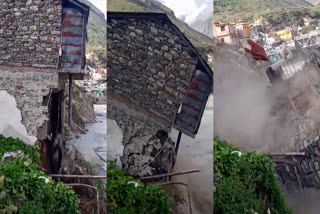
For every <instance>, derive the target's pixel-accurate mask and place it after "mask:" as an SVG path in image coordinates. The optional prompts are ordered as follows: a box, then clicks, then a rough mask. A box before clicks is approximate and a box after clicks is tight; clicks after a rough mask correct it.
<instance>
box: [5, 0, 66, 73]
mask: <svg viewBox="0 0 320 214" xmlns="http://www.w3.org/2000/svg"><path fill="white" fill-rule="evenodd" d="M0 8H1V10H0V65H16V66H35V67H39V66H41V67H45V66H48V67H55V66H56V64H57V57H58V56H59V45H60V27H61V9H62V0H1V1H0Z"/></svg>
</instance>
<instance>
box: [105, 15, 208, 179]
mask: <svg viewBox="0 0 320 214" xmlns="http://www.w3.org/2000/svg"><path fill="white" fill-rule="evenodd" d="M107 39H108V40H107V44H108V45H107V49H108V77H107V79H108V80H107V84H108V88H107V96H108V109H107V111H108V113H107V115H108V121H109V122H108V131H109V128H110V130H112V127H111V126H112V125H113V124H115V123H111V121H115V122H116V126H118V128H120V129H121V130H122V134H123V136H122V139H121V143H122V145H123V147H124V149H123V153H122V154H121V162H122V163H121V164H122V167H123V168H124V169H125V170H126V171H127V172H128V173H129V174H131V175H134V176H145V175H152V174H159V173H166V172H168V171H170V170H171V169H172V167H173V165H174V162H175V158H176V155H177V151H178V147H179V142H180V139H181V134H182V133H183V134H186V135H188V136H191V137H195V135H196V134H197V131H198V129H199V126H200V122H201V118H202V114H203V112H204V108H205V106H206V103H207V99H208V96H209V95H210V93H211V92H212V86H213V73H212V70H211V69H210V67H209V66H208V64H207V63H206V62H205V61H204V60H203V59H202V57H201V56H200V54H199V53H198V52H197V50H196V49H195V47H194V46H193V45H192V44H191V42H190V41H189V40H188V39H187V38H186V36H185V35H184V34H183V33H182V32H181V31H180V30H179V29H178V28H177V27H176V26H175V25H174V24H173V23H172V22H171V21H170V19H169V18H168V17H167V15H165V14H160V13H123V12H108V14H107ZM171 128H175V129H176V130H178V131H179V137H178V140H177V142H174V141H172V140H171V138H170V137H169V134H170V132H171ZM111 135H112V133H108V136H110V138H112V136H111ZM116 137H117V136H115V138H116ZM115 138H114V139H115ZM208 143H209V142H208ZM114 144H115V142H114V141H112V142H108V151H112V150H113V148H112V146H114Z"/></svg>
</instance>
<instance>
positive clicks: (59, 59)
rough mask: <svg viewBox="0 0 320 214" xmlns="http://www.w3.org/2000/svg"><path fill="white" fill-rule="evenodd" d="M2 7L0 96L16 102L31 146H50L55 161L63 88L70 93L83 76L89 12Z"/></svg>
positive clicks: (30, 4)
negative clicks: (74, 83) (40, 143)
mask: <svg viewBox="0 0 320 214" xmlns="http://www.w3.org/2000/svg"><path fill="white" fill-rule="evenodd" d="M0 7H1V10H0V17H1V18H0V41H1V45H0V73H1V75H0V76H1V77H0V91H6V92H7V93H8V94H9V95H10V96H13V97H14V98H15V100H16V103H17V108H18V109H19V111H20V112H21V117H22V121H21V122H22V124H23V125H24V126H25V127H26V130H27V135H28V136H27V138H28V140H26V141H27V143H29V144H34V143H36V142H35V141H37V142H43V143H44V144H47V145H46V146H48V147H49V156H51V158H52V157H53V156H54V155H56V154H55V150H56V149H57V147H58V146H59V144H60V142H61V141H62V140H63V134H64V127H65V122H64V118H65V116H64V108H65V107H64V103H65V102H64V95H63V91H64V89H65V82H66V80H67V79H69V82H70V84H69V85H70V87H69V88H70V89H71V86H72V84H71V83H72V80H73V79H82V78H83V76H84V66H85V46H86V40H87V36H86V34H87V22H88V16H89V10H90V8H89V7H88V6H86V5H85V4H82V3H80V2H78V1H77V0H46V1H38V0H24V1H10V0H3V1H1V2H0ZM69 100H71V99H70V98H69ZM70 103H71V101H70ZM4 105H5V104H4ZM69 108H71V106H69ZM70 113H71V111H70ZM9 122H10V121H0V123H2V125H3V126H6V124H5V123H9ZM17 132H19V130H17ZM45 142H46V143H45ZM49 158H50V157H49ZM55 168H57V169H56V170H54V171H57V170H58V168H59V167H55Z"/></svg>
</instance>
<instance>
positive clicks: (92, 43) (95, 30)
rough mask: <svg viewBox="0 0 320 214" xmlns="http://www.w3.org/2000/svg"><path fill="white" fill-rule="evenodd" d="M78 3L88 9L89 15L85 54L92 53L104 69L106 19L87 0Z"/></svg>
mask: <svg viewBox="0 0 320 214" xmlns="http://www.w3.org/2000/svg"><path fill="white" fill-rule="evenodd" d="M79 1H80V2H82V3H84V4H86V5H88V6H89V7H90V15H89V22H88V38H89V41H88V44H87V50H86V52H87V53H90V52H93V53H94V55H95V56H96V57H98V59H99V61H100V64H101V65H102V66H104V67H106V62H107V54H106V47H107V41H106V38H107V32H106V19H105V17H104V14H103V12H101V11H100V10H99V9H98V8H97V7H96V6H94V5H93V4H92V3H91V2H89V1H88V0H79Z"/></svg>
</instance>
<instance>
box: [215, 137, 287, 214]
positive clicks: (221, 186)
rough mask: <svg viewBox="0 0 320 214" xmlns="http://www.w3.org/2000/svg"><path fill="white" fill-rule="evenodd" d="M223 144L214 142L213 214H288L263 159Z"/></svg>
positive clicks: (271, 170)
mask: <svg viewBox="0 0 320 214" xmlns="http://www.w3.org/2000/svg"><path fill="white" fill-rule="evenodd" d="M233 151H240V150H239V149H237V148H236V147H233V146H229V145H228V144H227V142H225V141H219V140H216V139H215V140H214V175H215V178H214V180H215V182H214V183H215V188H216V191H215V193H214V211H215V213H221V214H239V213H242V214H253V213H254V212H258V213H260V214H262V213H265V212H266V211H267V209H268V208H269V209H270V211H271V213H272V214H290V213H291V210H290V209H289V208H288V206H287V204H286V201H285V198H284V196H283V193H282V191H281V189H280V187H279V185H278V183H277V178H276V173H275V166H274V164H273V162H272V161H271V160H270V158H269V157H268V156H267V155H264V154H257V153H255V152H249V153H246V152H244V151H240V152H241V153H242V155H241V156H239V155H238V154H239V153H237V152H235V153H233V154H231V153H232V152H233Z"/></svg>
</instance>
